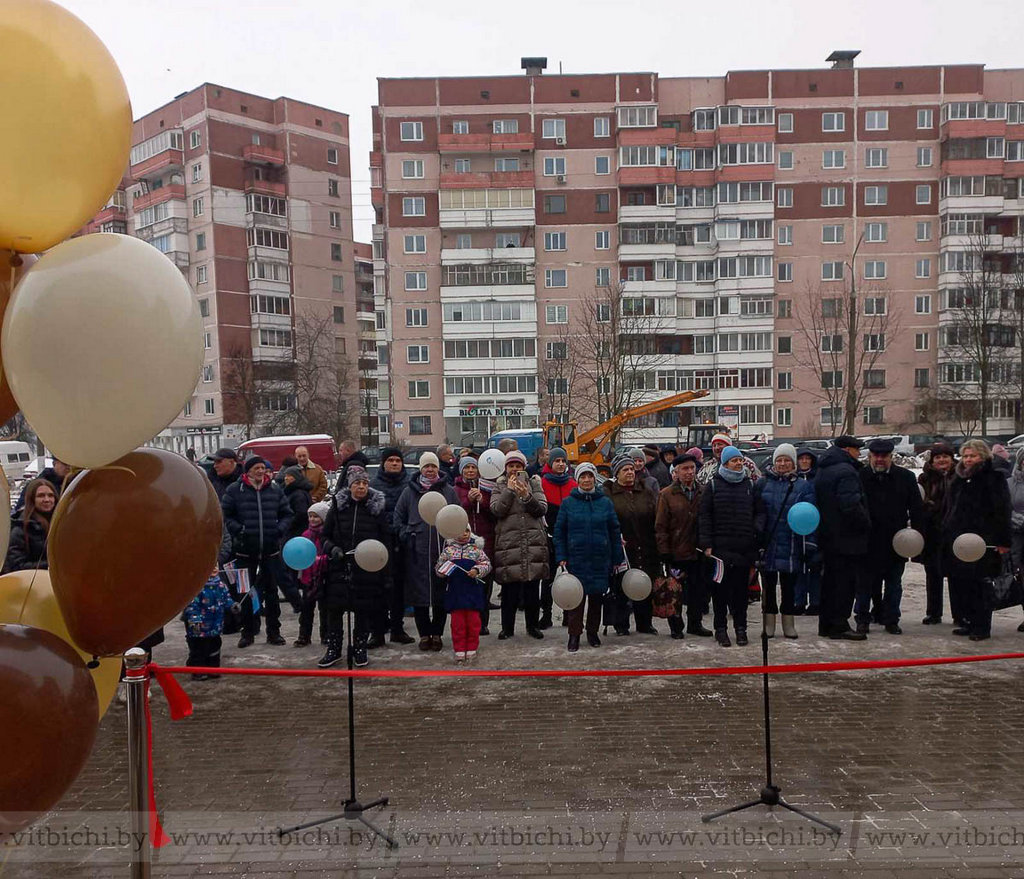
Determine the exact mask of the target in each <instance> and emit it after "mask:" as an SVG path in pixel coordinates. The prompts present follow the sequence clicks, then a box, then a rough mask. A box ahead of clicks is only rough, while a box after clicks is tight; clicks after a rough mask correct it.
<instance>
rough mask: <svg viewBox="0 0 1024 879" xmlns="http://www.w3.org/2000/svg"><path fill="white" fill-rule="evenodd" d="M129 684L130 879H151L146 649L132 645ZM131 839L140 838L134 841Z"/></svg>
mask: <svg viewBox="0 0 1024 879" xmlns="http://www.w3.org/2000/svg"><path fill="white" fill-rule="evenodd" d="M124 668H125V671H124V682H125V684H126V685H127V688H128V800H129V805H128V808H129V809H130V810H131V822H132V840H133V843H132V845H131V849H132V852H131V859H132V860H131V874H130V875H131V879H150V876H151V872H150V871H151V869H152V863H151V861H150V851H151V849H150V844H151V840H150V839H149V791H148V790H147V789H146V785H147V781H148V778H149V766H148V764H147V760H148V757H147V754H146V679H147V677H148V673H147V672H146V651H145V650H142V649H141V648H139V647H132V648H131V649H130V650H126V651H125V654H124ZM134 840H140V841H141V843H139V844H138V845H136V843H135V842H134Z"/></svg>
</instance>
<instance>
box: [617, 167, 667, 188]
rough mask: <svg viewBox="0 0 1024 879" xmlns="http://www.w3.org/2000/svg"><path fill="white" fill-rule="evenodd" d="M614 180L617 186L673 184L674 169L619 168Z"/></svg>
mask: <svg viewBox="0 0 1024 879" xmlns="http://www.w3.org/2000/svg"><path fill="white" fill-rule="evenodd" d="M616 179H617V181H618V184H619V186H656V185H657V184H659V183H675V182H676V169H675V168H673V167H668V166H664V165H645V166H643V167H636V168H619V170H618V171H617V172H616Z"/></svg>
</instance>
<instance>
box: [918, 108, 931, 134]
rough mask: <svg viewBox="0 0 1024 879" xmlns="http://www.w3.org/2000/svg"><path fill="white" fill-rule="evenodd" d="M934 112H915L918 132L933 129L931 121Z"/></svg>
mask: <svg viewBox="0 0 1024 879" xmlns="http://www.w3.org/2000/svg"><path fill="white" fill-rule="evenodd" d="M934 115H935V114H934V111H932V110H918V111H917V127H918V129H919V130H922V129H929V128H934V127H935V124H934V121H933V117H934Z"/></svg>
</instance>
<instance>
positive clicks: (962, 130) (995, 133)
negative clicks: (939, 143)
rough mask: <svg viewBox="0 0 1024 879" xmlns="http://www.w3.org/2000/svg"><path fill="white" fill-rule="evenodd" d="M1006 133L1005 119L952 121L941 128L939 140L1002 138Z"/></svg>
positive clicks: (944, 123)
mask: <svg viewBox="0 0 1024 879" xmlns="http://www.w3.org/2000/svg"><path fill="white" fill-rule="evenodd" d="M1005 133H1006V120H1005V119H950V120H948V121H947V122H943V123H942V125H941V127H940V128H939V139H940V140H954V139H955V140H959V139H961V138H971V137H1002V136H1003V135H1004V134H1005Z"/></svg>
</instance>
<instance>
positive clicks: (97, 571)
mask: <svg viewBox="0 0 1024 879" xmlns="http://www.w3.org/2000/svg"><path fill="white" fill-rule="evenodd" d="M220 542H221V514H220V504H219V503H218V502H217V495H216V493H215V492H214V490H213V486H212V485H210V481H209V480H208V479H207V478H206V477H205V476H204V475H203V474H202V473H201V472H200V471H199V470H198V469H197V468H196V467H195V466H193V465H192V464H191V463H189V462H188V461H187V460H186V459H185V458H183V457H182V456H181V455H176V454H174V453H173V452H168V451H164V450H163V449H136V450H135V451H134V452H130V453H129V454H127V455H125V456H124V457H123V458H119V459H118V460H117V461H114V463H113V464H110V465H109V466H108V467H102V468H99V469H96V470H85V471H83V472H82V473H80V474H79V475H78V476H76V477H75V479H74V480H73V481H72V482H71V484H70V485H69V486H68V487H67V489H65V491H64V494H63V495H61V499H60V503H59V504H58V505H57V509H56V510H55V511H54V515H53V523H52V524H51V525H50V536H49V539H48V542H47V555H48V557H49V562H50V581H51V583H52V584H53V592H54V594H55V595H56V596H57V603H58V604H59V605H60V609H61V613H62V614H63V615H64V620H65V622H66V623H67V626H68V632H69V633H70V634H71V638H72V640H73V641H74V643H75V644H76V645H77V646H78V647H80V648H81V649H82V650H85V651H86V652H88V653H93V654H95V655H96V656H111V655H114V654H119V653H122V652H123V651H125V650H127V649H128V648H129V647H132V646H134V645H135V644H137V643H138V642H139V641H141V640H142V639H143V638H145V637H146V636H147V635H149V634H150V633H151V632H154V631H155V630H156V629H158V628H160V626H162V625H163V624H164V623H166V622H167V621H168V620H169V619H171V618H172V617H174V616H176V615H177V614H178V613H179V612H180V611H181V609H182V608H183V607H184V606H185V605H186V604H188V603H189V601H191V600H192V598H194V597H195V595H196V593H198V592H199V590H200V589H202V587H203V583H205V582H206V580H207V579H208V578H209V576H210V572H211V571H212V570H213V568H214V566H215V565H216V563H217V553H218V551H219V549H220Z"/></svg>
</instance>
